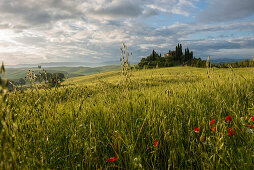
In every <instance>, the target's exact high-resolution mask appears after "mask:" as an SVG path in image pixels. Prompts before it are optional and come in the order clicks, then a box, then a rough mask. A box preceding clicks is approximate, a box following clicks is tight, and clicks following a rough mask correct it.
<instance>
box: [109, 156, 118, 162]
mask: <svg viewBox="0 0 254 170" xmlns="http://www.w3.org/2000/svg"><path fill="white" fill-rule="evenodd" d="M117 159H118V158H117V157H112V158H109V159H107V162H114V161H116V160H117Z"/></svg>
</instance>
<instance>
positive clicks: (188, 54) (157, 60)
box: [138, 44, 194, 68]
mask: <svg viewBox="0 0 254 170" xmlns="http://www.w3.org/2000/svg"><path fill="white" fill-rule="evenodd" d="M193 59H194V58H193V52H192V51H190V50H189V48H186V49H185V51H184V53H183V50H182V44H178V45H177V46H176V47H175V51H170V50H169V52H168V53H166V54H164V57H162V56H161V54H160V55H159V54H158V53H157V52H155V51H154V50H153V52H152V54H150V55H149V56H147V57H146V58H142V59H141V61H140V63H139V64H138V67H139V68H144V67H145V68H154V67H172V66H176V65H184V64H185V63H188V62H189V61H191V60H193ZM192 64H193V63H192Z"/></svg>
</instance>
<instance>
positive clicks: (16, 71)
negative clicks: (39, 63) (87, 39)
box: [6, 65, 120, 80]
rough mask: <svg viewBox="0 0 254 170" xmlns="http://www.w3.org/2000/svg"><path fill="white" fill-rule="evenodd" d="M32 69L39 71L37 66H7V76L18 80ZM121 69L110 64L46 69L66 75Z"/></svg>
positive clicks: (82, 74) (74, 75) (73, 75)
mask: <svg viewBox="0 0 254 170" xmlns="http://www.w3.org/2000/svg"><path fill="white" fill-rule="evenodd" d="M30 69H32V70H34V71H35V72H38V71H39V70H38V68H37V67H33V68H32V67H30V68H8V67H7V68H6V77H7V78H8V79H9V80H16V79H19V78H24V77H25V75H26V74H27V73H28V72H29V70H30ZM116 69H120V66H119V65H109V66H100V67H47V68H45V70H46V71H47V72H48V73H63V74H64V75H65V77H67V76H68V77H77V76H84V75H91V74H95V73H100V72H106V71H110V70H116Z"/></svg>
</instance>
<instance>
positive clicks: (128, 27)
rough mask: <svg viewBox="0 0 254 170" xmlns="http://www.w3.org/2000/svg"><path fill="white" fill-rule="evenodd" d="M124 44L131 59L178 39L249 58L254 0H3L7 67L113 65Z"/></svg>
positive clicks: (209, 51)
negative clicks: (53, 64)
mask: <svg viewBox="0 0 254 170" xmlns="http://www.w3.org/2000/svg"><path fill="white" fill-rule="evenodd" d="M123 42H124V43H125V44H126V45H127V47H128V48H129V51H130V52H132V54H133V55H132V56H131V57H130V62H131V63H135V62H138V61H139V60H140V59H141V58H142V57H146V56H148V55H149V54H151V52H152V50H153V49H154V50H155V51H156V52H158V53H161V54H162V55H163V54H164V53H166V52H168V51H169V50H174V48H175V46H176V45H177V43H181V44H182V45H183V48H187V47H188V48H189V49H190V50H192V51H193V52H194V56H195V57H197V58H198V57H201V58H202V59H206V58H207V57H208V56H211V58H212V59H218V58H233V59H238V58H251V57H252V56H254V0H0V61H1V60H2V61H4V63H5V64H7V65H17V64H36V63H48V62H88V63H100V62H109V63H110V62H112V63H113V61H119V60H120V57H121V52H120V48H121V47H122V43H123ZM119 63H120V61H119Z"/></svg>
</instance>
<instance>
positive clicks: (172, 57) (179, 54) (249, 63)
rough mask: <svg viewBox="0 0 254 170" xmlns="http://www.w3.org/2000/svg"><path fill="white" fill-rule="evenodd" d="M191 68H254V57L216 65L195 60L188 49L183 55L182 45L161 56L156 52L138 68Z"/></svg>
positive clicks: (206, 61) (207, 61)
mask: <svg viewBox="0 0 254 170" xmlns="http://www.w3.org/2000/svg"><path fill="white" fill-rule="evenodd" d="M180 65H182V66H191V67H203V68H204V67H207V66H208V65H209V67H217V68H228V67H233V68H239V67H254V56H253V59H252V60H243V61H239V62H233V63H219V64H214V63H211V62H210V61H209V60H202V59H201V58H195V57H194V54H193V51H190V50H189V48H186V49H185V50H184V53H183V49H182V44H177V46H176V47H175V51H170V50H169V52H168V53H166V54H165V55H164V57H162V56H161V54H158V53H157V52H156V51H154V50H153V51H152V53H151V54H150V55H149V56H147V57H146V58H142V59H141V61H140V62H139V63H138V66H137V67H138V68H155V67H173V66H180Z"/></svg>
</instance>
